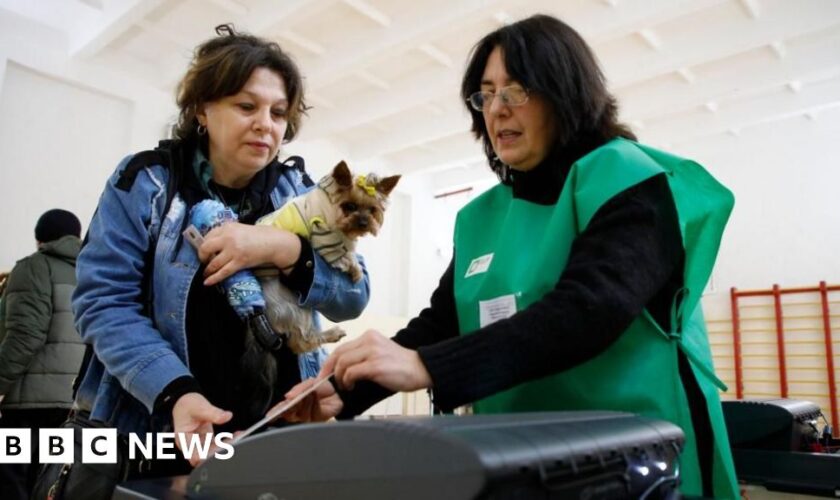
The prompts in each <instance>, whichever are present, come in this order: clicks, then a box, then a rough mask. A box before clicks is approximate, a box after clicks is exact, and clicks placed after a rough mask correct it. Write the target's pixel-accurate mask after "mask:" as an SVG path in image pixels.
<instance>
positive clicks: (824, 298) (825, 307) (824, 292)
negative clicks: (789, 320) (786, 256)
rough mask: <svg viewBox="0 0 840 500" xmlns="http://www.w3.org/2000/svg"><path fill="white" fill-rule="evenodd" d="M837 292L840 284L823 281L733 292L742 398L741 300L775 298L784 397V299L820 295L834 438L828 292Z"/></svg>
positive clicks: (839, 429)
mask: <svg viewBox="0 0 840 500" xmlns="http://www.w3.org/2000/svg"><path fill="white" fill-rule="evenodd" d="M837 291H840V285H832V286H828V285H826V283H825V281H820V285H819V286H818V287H804V288H780V287H779V285H773V288H772V289H771V290H745V291H738V290H737V289H736V288H735V287H732V288H731V289H730V299H731V303H732V340H733V343H734V348H735V352H734V354H735V391H736V397H737V398H738V399H743V398H744V374H743V362H742V360H741V319H740V314H739V309H738V299H739V298H740V297H762V296H763V297H767V296H772V297H773V303H774V309H775V311H776V339H777V343H778V354H779V381H780V389H781V391H780V392H781V396H782V397H787V393H788V387H787V370H786V367H785V355H784V353H785V349H784V327H783V325H784V321H783V316H782V315H783V312H782V305H781V296H782V295H785V294H793V293H819V294H820V299H821V303H822V316H823V332H824V338H825V357H826V370H827V371H828V392H829V398H830V401H831V403H830V404H831V408H830V412H831V424H832V427H833V429H834V436H835V437H840V419H838V408H837V383H836V380H835V378H836V377H835V376H834V349H833V345H832V331H831V316H830V310H829V304H828V292H837Z"/></svg>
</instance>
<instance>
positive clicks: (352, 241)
mask: <svg viewBox="0 0 840 500" xmlns="http://www.w3.org/2000/svg"><path fill="white" fill-rule="evenodd" d="M399 179H400V176H399V175H394V176H391V177H385V178H383V179H380V178H379V177H377V176H376V175H375V174H368V175H367V176H364V175H359V176H356V177H353V175H352V174H351V173H350V169H349V168H347V164H346V163H344V162H343V161H342V162H340V163H339V164H338V165H336V166H335V168H334V169H333V171H332V173H331V174H329V175H327V176H325V177H323V178H322V179H321V180H320V181H319V182H318V186H317V187H316V188H315V189H313V190H311V191H309V192H308V193H306V194H304V195H301V196H298V197H296V198H294V199H292V200H290V201H289V202H287V203H286V204H285V205H283V207H281V208H280V209H278V210H276V211H274V212H272V213H270V214H268V215H266V216H264V217H263V218H261V219H260V220H259V221H257V224H258V225H266V226H274V227H279V228H283V229H286V230H288V231H291V232H293V233H296V234H299V235H301V236H303V237H304V238H307V239H309V241H310V243H311V245H312V249H313V250H314V251H316V252H318V254H319V255H321V257H323V258H324V260H325V261H326V262H327V263H329V264H330V265H331V266H333V267H335V268H336V269H340V270H341V271H343V272H346V273H347V274H348V275H349V277H350V279H352V280H353V282H358V281H359V280H361V279H362V269H361V266H360V265H359V261H358V260H357V259H356V254H355V248H356V240H357V239H358V238H359V237H360V236H364V235H366V234H372V235H376V234H377V233H378V232H379V229H380V228H381V227H382V221H383V218H382V217H383V214H384V212H385V207H386V205H387V202H388V195H390V194H391V191H392V190H393V189H394V186H396V185H397V181H399ZM279 273H280V271H279V270H276V269H271V270H254V275H255V276H256V278H257V279H258V280H259V284H260V288H261V289H262V295H263V297H264V299H265V310H264V312H261V313H259V314H257V315H256V316H252V317H251V318H250V319H249V321H248V328H247V329H246V333H245V352H244V353H243V355H242V359H241V362H242V367H243V369H244V375H245V379H246V380H245V383H246V386H248V387H249V388H250V390H251V391H252V393H253V394H252V395H251V396H250V397H249V400H251V401H253V402H254V411H255V414H261V413H264V412H265V410H266V408H267V406H266V405H267V404H268V402H270V401H271V398H272V394H273V392H274V386H275V385H276V383H277V360H276V359H275V357H274V355H273V352H272V351H275V350H277V349H279V348H280V347H281V346H282V341H281V339H285V342H286V344H287V345H288V346H289V349H291V351H292V352H294V353H295V354H301V353H304V352H309V351H312V350H314V349H317V348H318V346H320V345H321V344H323V343H326V342H336V341H338V340H339V339H341V338H342V337H344V335H345V333H344V330H342V329H341V328H339V327H337V326H336V327H333V328H330V329H328V330H324V331H319V330H318V328H316V326H315V324H314V320H313V317H312V312H311V311H310V310H309V309H304V308H302V307H301V306H300V305H299V299H298V297H297V295H296V294H294V293H293V292H291V291H290V290H289V289H288V288H286V287H285V286H283V284H281V283H280V280H279V279H278V278H277V276H278V275H279Z"/></svg>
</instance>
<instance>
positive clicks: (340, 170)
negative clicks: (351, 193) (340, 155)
mask: <svg viewBox="0 0 840 500" xmlns="http://www.w3.org/2000/svg"><path fill="white" fill-rule="evenodd" d="M332 176H333V179H335V182H337V183H338V185H339V186H341V187H345V188H348V187H350V186H352V185H353V175H352V174H351V173H350V169H349V168H348V167H347V164H346V163H344V160H341V161H340V162H338V165H336V166H335V168H333V171H332Z"/></svg>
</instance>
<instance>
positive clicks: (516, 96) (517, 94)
mask: <svg viewBox="0 0 840 500" xmlns="http://www.w3.org/2000/svg"><path fill="white" fill-rule="evenodd" d="M496 96H499V98H501V99H502V104H503V105H504V106H522V105H523V104H525V103H526V102H528V91H527V90H525V89H523V88H522V87H520V86H518V85H511V86H510V87H502V88H500V89H499V90H497V91H496V92H490V91H489V90H480V91H478V92H475V93H473V94H472V95H471V96H470V98H469V99H468V101H469V103H470V106H472V108H473V109H474V110H476V111H479V112H481V111H486V110H488V109H490V106H491V105H492V104H493V99H494V98H495V97H496Z"/></svg>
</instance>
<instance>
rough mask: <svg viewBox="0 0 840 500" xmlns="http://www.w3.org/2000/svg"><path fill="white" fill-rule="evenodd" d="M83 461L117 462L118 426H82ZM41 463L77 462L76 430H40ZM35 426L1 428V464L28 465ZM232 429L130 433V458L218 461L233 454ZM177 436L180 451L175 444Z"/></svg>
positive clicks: (39, 451) (39, 458) (95, 462)
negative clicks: (205, 432) (208, 432)
mask: <svg viewBox="0 0 840 500" xmlns="http://www.w3.org/2000/svg"><path fill="white" fill-rule="evenodd" d="M81 431H82V450H81V451H82V456H81V461H82V463H87V464H115V463H117V448H118V440H117V430H116V429H82V430H81ZM37 432H38V442H39V443H40V446H39V447H38V462H40V463H42V464H66V463H74V462H76V457H75V446H73V429H38V430H37ZM32 433H33V430H32V429H0V464H28V463H30V462H31V459H32ZM232 437H233V434H231V433H230V432H220V433H218V434H215V435H212V436H211V435H204V436H201V435H198V434H191V435H189V436H187V435H186V434H184V433H181V432H179V433H174V432H159V433H156V434H152V433H148V434H145V435H143V437H142V438H141V435H140V434H133V433H132V434H129V435H128V458H129V459H130V460H133V459H136V458H144V459H147V460H152V459H164V460H166V459H175V458H178V457H179V455H180V456H183V457H184V458H188V457H190V456H192V455H193V454H194V453H195V454H197V456H198V457H199V458H200V459H202V460H205V459H207V457H208V456H209V455H210V453H211V451H212V452H213V454H214V457H215V458H217V459H219V460H227V459H229V458H231V457H233V445H231V444H230V443H229V442H228V441H229V440H230V439H231V438H232ZM176 439H177V443H178V445H180V450H179V449H178V446H176Z"/></svg>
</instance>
